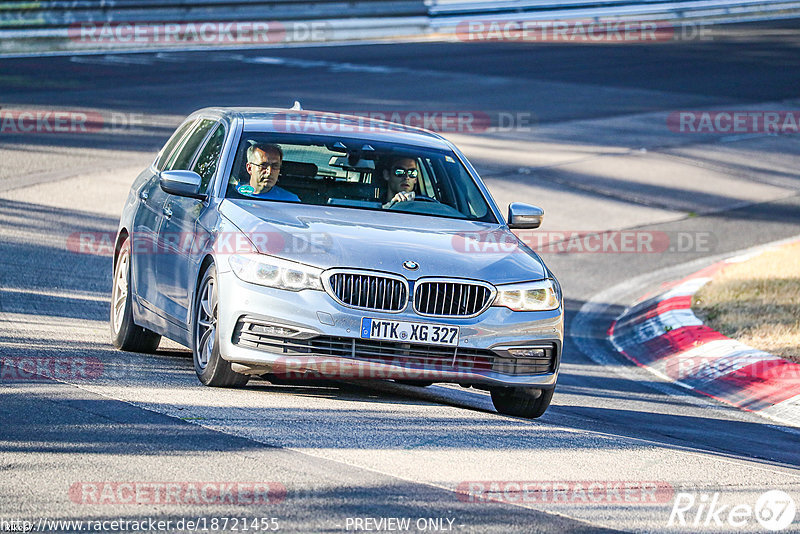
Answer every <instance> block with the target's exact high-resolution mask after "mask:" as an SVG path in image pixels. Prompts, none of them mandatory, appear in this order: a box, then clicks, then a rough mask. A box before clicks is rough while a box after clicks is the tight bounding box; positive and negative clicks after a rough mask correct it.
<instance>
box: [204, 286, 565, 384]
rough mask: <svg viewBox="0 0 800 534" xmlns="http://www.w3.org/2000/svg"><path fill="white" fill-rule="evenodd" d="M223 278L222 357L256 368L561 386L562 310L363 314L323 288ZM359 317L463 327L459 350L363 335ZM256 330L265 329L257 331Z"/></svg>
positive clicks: (361, 376) (291, 374) (299, 373)
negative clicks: (539, 356) (528, 351)
mask: <svg viewBox="0 0 800 534" xmlns="http://www.w3.org/2000/svg"><path fill="white" fill-rule="evenodd" d="M218 284H219V288H220V292H219V295H220V300H219V304H218V306H219V309H218V313H219V315H218V317H219V322H218V335H219V343H220V354H221V356H222V357H223V358H224V359H225V360H228V361H230V362H232V363H236V364H240V365H242V366H246V367H249V368H252V369H253V372H257V373H261V372H263V373H272V374H277V375H282V376H287V377H297V378H301V377H319V378H331V379H375V378H380V379H398V380H420V381H432V382H453V383H459V384H463V385H484V386H492V385H494V386H532V387H538V388H542V389H549V388H553V387H555V384H556V380H557V377H558V368H559V365H560V360H561V348H562V340H563V336H564V316H563V310H562V308H559V309H557V310H552V311H544V312H512V311H511V310H509V309H507V308H501V307H496V308H495V307H490V308H489V309H488V310H487V311H485V312H484V313H482V314H480V315H479V316H477V317H473V318H458V319H453V318H433V317H422V316H419V315H417V314H415V313H414V312H413V311H412V310H411V306H409V308H408V309H406V310H404V311H403V312H401V313H385V312H377V311H363V310H356V309H352V308H348V307H346V306H343V305H341V304H339V303H337V302H336V301H334V299H333V298H331V297H330V296H329V295H328V294H327V293H325V292H323V291H314V290H304V291H299V292H291V291H283V290H278V289H272V288H267V287H262V286H257V285H254V284H249V283H246V282H242V281H241V280H239V279H238V278H237V277H236V276H235V275H234V274H233V273H232V272H231V271H227V272H218ZM362 317H370V318H373V319H388V320H395V321H411V322H424V323H436V324H447V325H458V326H459V327H460V336H459V343H458V347H457V349H453V348H442V347H434V346H424V345H423V346H421V345H411V344H400V343H393V342H371V341H367V340H361V339H360V337H359V334H360V326H361V319H362ZM253 325H256V326H253ZM255 329H257V330H258V332H259V334H257V335H254V334H253V331H254V330H255ZM243 330H245V331H246V333H247V335H243ZM259 336H261V337H259ZM259 339H260V340H262V341H263V340H267V342H264V343H262V342H260V341H258V340H259ZM510 347H515V348H518V347H536V348H543V349H545V348H546V349H548V351H549V356H548V357H549V363H548V364H547V365H546V366H543V360H538V361H537V362H534V361H533V360H528V359H525V358H514V357H512V356H511V354H510V353H509V352H508V348H510Z"/></svg>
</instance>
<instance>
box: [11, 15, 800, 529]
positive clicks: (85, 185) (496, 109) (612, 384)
mask: <svg viewBox="0 0 800 534" xmlns="http://www.w3.org/2000/svg"><path fill="white" fill-rule="evenodd" d="M798 30H800V23H796V22H784V23H780V24H774V25H763V24H762V25H752V26H750V25H744V26H731V27H728V28H726V29H724V30H718V29H715V30H714V32H712V38H711V39H710V40H707V41H688V42H673V43H659V44H636V45H596V46H588V45H582V46H577V45H538V44H521V43H469V44H465V43H424V44H381V45H371V46H327V47H308V48H294V49H281V48H270V49H261V50H248V51H241V50H226V51H206V52H191V53H190V52H165V53H148V54H105V55H88V56H76V57H38V58H20V59H0V106H2V109H0V111H9V110H11V111H26V110H31V109H45V108H46V109H50V110H62V111H63V110H76V109H80V110H91V111H93V112H96V113H97V114H98V116H99V117H101V118H100V119H98V120H100V124H99V125H98V126H97V127H96V128H95V129H94V130H93V131H90V132H68V133H57V132H44V131H33V132H17V133H14V132H10V131H8V129H4V130H3V132H2V133H0V236H2V237H1V238H0V358H2V359H3V365H2V366H1V367H0V521H3V520H6V521H11V520H22V519H25V520H29V521H33V522H34V525H35V527H36V528H40V527H41V528H40V530H58V528H57V527H56V526H54V525H52V524H48V523H39V521H41V520H55V519H58V520H62V519H63V520H84V521H87V520H108V521H111V520H114V519H122V520H129V521H133V520H144V519H149V518H155V519H161V520H165V521H166V520H172V521H173V524H172V526H171V527H170V528H171V529H172V530H175V529H176V528H179V527H176V525H177V523H175V522H176V521H178V520H181V519H183V520H184V521H185V520H192V519H193V520H198V519H200V520H205V521H207V522H210V521H211V520H212V519H213V518H215V517H216V518H225V517H228V518H234V517H237V518H248V520H250V521H252V520H253V519H256V518H257V519H258V520H259V521H260V520H261V518H264V519H265V520H266V522H265V523H263V524H262V523H259V524H260V525H262V526H264V525H266V526H269V527H272V526H274V525H275V524H274V523H270V520H271V519H272V518H275V519H276V520H277V526H278V527H279V528H280V530H281V531H285V532H347V531H351V532H353V531H370V530H371V531H377V530H379V529H380V528H383V531H398V529H400V528H401V527H402V525H403V523H402V522H401V523H388V522H387V521H388V519H389V518H400V519H403V518H405V519H407V520H409V521H410V523H409V526H408V528H409V529H410V530H412V531H414V530H419V531H422V530H427V531H432V530H434V528H438V529H440V531H441V530H445V531H451V532H573V531H574V532H598V531H602V530H603V529H611V530H622V531H653V532H698V531H699V532H730V531H736V532H763V531H765V528H764V527H763V526H762V525H761V523H760V522H759V521H758V520H757V518H755V516H754V515H751V516H749V519H747V518H746V520H744V521H743V522H742V524H741V525H732V524H730V523H727V522H725V521H727V513H728V511H729V510H730V509H731V508H732V507H733V506H735V505H746V506H749V507H750V509H751V510H755V509H756V508H758V507H757V506H756V502H757V500H758V498H759V496H760V495H762V494H763V493H764V492H766V491H768V490H782V491H785V492H787V493H789V494H790V495H792V496H793V497H794V500H795V502H797V503H800V469H799V467H800V466H799V464H800V453H798V450H799V449H800V431H798V430H797V429H791V428H786V427H781V426H779V425H776V424H773V423H771V422H770V421H769V420H766V419H763V418H761V417H759V416H757V415H754V414H751V413H747V412H743V411H739V410H736V409H733V408H730V407H727V406H725V405H723V404H720V403H717V402H716V401H714V400H711V399H708V398H705V397H701V396H698V395H694V394H692V393H689V392H686V391H684V390H682V389H680V388H678V387H675V386H673V385H671V384H669V383H666V382H663V381H661V380H659V379H657V378H656V377H654V376H653V375H650V374H648V373H647V372H645V371H643V370H641V369H638V368H635V367H633V366H631V365H630V364H628V363H627V362H626V361H625V360H622V359H621V358H619V357H618V356H616V355H615V354H614V353H613V351H612V350H611V347H610V345H609V344H608V343H607V342H606V341H605V338H604V335H603V334H604V332H605V330H606V328H607V327H608V326H609V324H610V323H611V321H612V320H613V319H614V318H615V317H616V316H617V315H618V314H619V313H621V311H622V310H623V309H624V307H625V306H626V305H628V304H630V303H631V302H632V301H633V300H634V299H636V298H638V297H640V296H642V295H644V294H645V293H646V292H648V291H650V290H652V289H653V288H655V287H658V285H659V284H660V283H661V282H663V281H665V280H669V279H674V278H678V277H680V276H682V275H683V274H688V273H689V272H691V271H693V270H696V269H698V268H700V267H702V266H703V265H705V264H708V263H711V262H712V261H714V260H715V259H717V258H720V257H723V256H725V255H729V254H732V253H734V252H736V251H739V250H742V249H746V248H748V247H752V246H755V245H760V244H764V243H768V242H772V241H775V240H779V239H785V238H789V237H792V236H795V235H798V234H800V196H799V195H798V191H800V171H798V169H800V143H798V137H797V135H770V134H765V133H763V132H759V131H753V132H746V133H743V134H740V133H730V132H728V133H691V132H685V131H676V130H675V129H674V128H672V129H671V128H670V127H669V125H668V118H669V117H670V114H671V113H674V112H678V111H683V110H695V111H704V110H708V111H715V112H719V111H722V112H729V113H732V112H734V111H737V110H738V111H746V112H761V111H785V110H794V111H796V110H797V109H798V107H799V106H798V105H799V104H800V89H798V88H800V54H798V47H799V46H800V31H798ZM294 100H300V101H301V102H302V104H303V106H304V107H305V108H306V109H318V110H330V111H349V112H362V113H366V112H391V111H397V112H404V113H405V112H415V111H416V112H424V113H429V114H431V113H433V114H435V113H443V112H450V113H458V112H462V113H471V114H472V115H471V116H481V117H489V119H490V121H491V123H492V127H491V128H483V127H481V128H460V129H459V128H455V129H452V128H451V129H449V130H447V131H445V132H443V133H444V135H446V136H448V137H449V138H451V139H453V140H454V141H455V142H456V143H457V144H459V146H461V147H462V148H463V149H464V150H465V151H466V153H467V155H468V156H469V157H470V159H471V160H472V161H473V162H474V163H475V164H476V166H477V167H478V169H479V170H480V172H481V174H482V176H483V177H484V179H485V180H486V182H487V183H488V184H489V186H490V188H491V190H492V192H493V194H494V195H495V197H496V199H497V200H498V202H499V203H500V204H501V205H506V204H507V203H508V202H510V201H513V200H520V201H525V202H529V203H533V204H538V205H541V206H542V207H544V208H545V211H546V213H547V215H546V218H545V225H544V226H543V228H542V229H541V230H540V231H539V232H538V233H537V234H536V235H543V236H544V238H543V239H544V241H547V242H550V243H551V247H550V248H549V249H545V250H543V252H542V254H543V257H544V259H545V261H546V262H547V263H548V265H549V266H550V267H551V268H552V269H553V270H554V272H555V273H556V275H557V276H558V277H559V279H560V280H561V283H562V285H563V287H564V290H565V300H566V306H567V332H568V335H567V339H566V344H565V349H564V362H563V366H562V373H561V375H560V378H559V386H558V388H557V390H556V394H555V396H554V399H553V404H552V406H551V407H550V409H549V411H548V412H547V413H546V414H545V415H544V416H543V417H542V418H541V419H539V420H536V421H528V420H522V419H516V418H513V417H505V416H500V415H498V414H497V413H495V412H494V410H493V409H492V406H491V401H490V399H489V397H488V395H487V394H485V393H483V392H479V391H474V390H465V389H461V388H459V387H457V386H452V387H451V386H445V385H434V386H432V387H430V388H426V389H420V388H416V387H412V386H404V385H399V384H394V383H391V382H381V381H371V382H365V383H322V382H320V383H311V384H306V385H296V386H292V385H279V384H270V383H268V382H262V381H253V382H251V383H250V384H249V385H248V386H247V387H246V388H244V389H241V390H216V389H211V388H204V387H203V386H201V385H200V384H199V382H198V381H197V379H196V377H195V376H194V371H193V368H192V363H191V358H190V355H189V354H188V353H187V352H186V350H185V349H183V348H181V347H179V346H177V345H175V344H172V343H168V342H164V343H162V346H161V348H160V350H159V353H158V354H157V355H141V354H131V353H121V352H118V351H115V350H114V349H113V348H112V347H111V345H110V342H109V333H108V325H107V316H108V309H109V296H110V287H111V258H110V257H109V256H108V255H93V254H85V253H80V252H79V251H76V250H75V247H74V246H73V245H74V236H75V235H76V233H78V232H94V231H99V232H102V231H110V232H113V231H115V230H116V226H117V222H118V218H119V213H120V210H121V206H122V203H123V200H124V198H125V195H126V194H127V190H128V187H129V186H130V183H131V182H132V180H133V178H134V177H135V176H136V174H137V173H138V172H139V171H140V170H141V169H143V168H144V167H145V166H146V165H147V164H148V163H149V161H150V160H151V159H152V157H153V155H154V153H155V151H156V150H157V149H158V148H159V147H160V146H161V145H162V144H163V142H164V140H165V139H166V138H167V137H168V136H169V134H170V133H171V130H172V129H173V128H174V127H175V126H176V125H177V123H178V122H179V121H180V120H181V119H182V117H184V116H185V115H186V114H188V113H190V112H191V111H193V110H194V109H197V108H200V107H205V106H211V105H217V106H229V105H253V106H278V107H288V106H289V105H291V103H292V102H293V101H294ZM404 116H407V115H404ZM501 117H502V119H501ZM501 121H506V122H505V123H501ZM601 230H634V231H636V232H642V233H650V234H648V235H656V236H659V239H662V238H663V239H667V240H668V246H665V247H663V248H661V249H659V250H656V251H652V252H651V251H649V250H645V249H639V250H636V251H634V252H632V253H631V252H629V253H621V252H619V251H615V250H613V249H605V250H601V251H599V252H598V251H595V252H589V251H586V250H579V249H574V248H573V249H568V248H566V245H567V244H568V241H567V242H565V241H561V240H562V239H563V238H564V236H568V235H569V233H570V232H584V231H601ZM536 235H533V234H531V235H529V236H528V238H530V239H537V237H536ZM587 303H590V304H591V305H592V306H587V305H586V304H587ZM581 310H583V311H581ZM587 310H594V311H593V312H592V313H587ZM597 310H600V312H598V311H597ZM23 362H29V363H30V362H34V363H33V365H37V364H36V362H39V364H40V365H52V364H53V362H60V365H62V368H60V371H59V372H57V373H56V375H57V376H56V378H55V379H51V378H46V377H44V376H37V375H36V374H35V373H34V375H31V374H28V373H21V372H18V371H16V370H15V369H16V368H15V367H14V366H13V365H23ZM42 362H44V363H42ZM76 366H78V367H76ZM76 369H77V370H76ZM45 374H46V373H45ZM487 481H496V482H497V483H498V485H497V488H501V489H502V488H504V487H506V485H505V483H507V482H513V481H524V482H532V483H535V484H538V485H539V487H541V486H543V485H544V486H547V485H548V484H549V486H547V487H549V488H550V489H552V485H553V484H559V485H563V486H559V487H562V488H563V487H566V489H564V491H561V492H550V493H548V492H543V493H541V492H540V493H532V494H530V495H527V496H526V497H525V498H522V497H521V494H519V493H508V494H504V493H502V491H501V492H500V493H495V494H493V496H494V497H495V498H494V500H492V501H481V502H470V500H469V499H467V498H465V497H464V494H463V493H459V491H460V490H463V489H464V488H465V487H469V486H468V484H469V483H481V484H487ZM168 482H169V483H178V484H183V485H184V486H183V487H187V486H190V485H192V484H201V483H210V484H212V485H216V486H215V487H219V485H220V484H230V483H250V484H252V483H258V484H262V485H263V484H267V487H269V488H271V489H270V492H269V498H268V499H267V501H268V502H266V503H261V504H248V503H246V502H240V503H238V504H236V505H231V504H229V503H216V504H215V503H211V504H209V503H204V502H199V501H198V502H189V503H184V504H174V503H170V504H166V503H164V502H155V501H156V499H155V498H150V503H149V504H135V503H130V502H126V501H125V496H126V495H130V493H129V491H128V490H125V491H116V490H113V491H111V492H110V493H109V494H108V495H106V498H105V499H100V500H98V501H97V502H95V501H93V500H92V494H91V491H92V488H101V489H102V488H106V489H108V488H117V489H119V488H120V487H121V486H120V484H123V485H124V484H126V483H127V484H130V487H131V488H133V487H135V486H137V485H138V486H139V487H144V486H145V485H147V484H152V483H168ZM590 482H596V483H600V484H601V485H602V487H604V488H608V487H612V488H614V487H617V488H619V487H621V488H623V489H622V490H620V491H621V493H619V494H615V493H614V491H606V492H601V493H602V495H601V497H600V498H598V499H597V500H596V501H593V500H592V499H588V498H586V495H585V493H581V490H580V488H581V484H582V485H583V487H584V488H585V487H586V486H588V484H589V483H590ZM487 487H488V484H487ZM625 488H627V490H626V489H625ZM653 488H656V489H657V491H655V492H654V490H653ZM101 489H100V490H97V491H101ZM143 491H144V490H143ZM126 492H127V493H126ZM680 493H686V494H691V495H693V496H694V498H696V502H697V505H696V506H693V507H692V508H691V510H689V511H687V512H686V513H685V515H684V516H683V519H685V520H686V524H683V525H681V524H680V523H679V519H680V518H677V517H672V520H673V521H672V523H670V519H671V516H672V513H671V512H672V509H673V504H674V503H675V500H676V499H677V498H679V497H678V495H679V494H680ZM716 494H718V495H717V496H716V497H715V495H716ZM95 495H97V494H95ZM681 498H683V497H681ZM712 502H714V503H717V504H715V505H713V506H727V509H725V510H724V511H723V513H722V514H721V515H718V516H716V517H707V515H706V513H705V511H707V510H708V509H709V508H713V506H712V504H711V503H712ZM701 507H702V509H703V512H702V513H701V511H700V508H701ZM761 511H763V510H761ZM717 518H719V519H720V521H722V523H721V524H720V523H717ZM761 518H762V519H764V517H763V516H761ZM695 520H696V521H695ZM380 521H383V522H382V523H381V522H380ZM418 521H419V522H418ZM798 521H799V520H798V519H796V520H795V522H794V523H793V525H791V526H789V527H788V528H787V529H786V531H792V530H795V531H798V530H800V522H798ZM106 526H108V527H111V526H112V525H110V524H108V525H106ZM206 526H208V527H211V526H212V525H211V524H210V523H207V524H206ZM84 527H86V525H84ZM78 528H79V527H78V526H76V525H72V526H71V527H63V525H62V527H61V530H77V529H78ZM3 529H6V530H10V528H6V527H4V526H3V524H2V523H0V530H3ZM98 529H99V528H97V527H96V528H94V530H98ZM117 529H120V526H119V525H118V526H117ZM128 529H131V527H130V525H128ZM233 529H234V527H233V523H232V520H230V521H229V523H228V524H227V527H226V529H225V530H226V531H233ZM88 530H93V529H92V528H91V527H90V528H88ZM122 530H125V528H124V527H122ZM212 531H213V530H212Z"/></svg>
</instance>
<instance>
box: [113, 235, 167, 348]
mask: <svg viewBox="0 0 800 534" xmlns="http://www.w3.org/2000/svg"><path fill="white" fill-rule="evenodd" d="M130 287H131V244H130V240H129V239H125V241H124V242H123V243H122V245H121V246H120V249H119V254H118V255H117V264H116V267H115V268H114V280H113V285H112V288H111V316H110V318H109V323H110V326H111V342H112V343H113V344H114V346H115V347H116V348H118V349H120V350H125V351H129V352H146V353H153V352H155V351H156V349H157V348H158V344H159V342H161V336H160V335H158V334H156V333H155V332H153V331H152V330H148V329H147V328H145V327H143V326H139V325H137V324H136V323H134V322H133V304H132V303H131V298H130Z"/></svg>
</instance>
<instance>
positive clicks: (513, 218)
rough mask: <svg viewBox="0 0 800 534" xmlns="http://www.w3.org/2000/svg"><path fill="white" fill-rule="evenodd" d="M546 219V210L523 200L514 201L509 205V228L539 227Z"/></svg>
mask: <svg viewBox="0 0 800 534" xmlns="http://www.w3.org/2000/svg"><path fill="white" fill-rule="evenodd" d="M542 219H544V210H543V209H542V208H538V207H536V206H531V205H529V204H522V203H521V202H512V203H511V204H509V205H508V227H509V228H512V229H514V228H518V229H524V228H539V227H540V226H541V225H542Z"/></svg>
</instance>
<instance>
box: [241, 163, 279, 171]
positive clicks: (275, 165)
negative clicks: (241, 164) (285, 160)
mask: <svg viewBox="0 0 800 534" xmlns="http://www.w3.org/2000/svg"><path fill="white" fill-rule="evenodd" d="M248 163H250V165H252V166H253V167H258V168H259V169H261V170H262V171H266V170H267V169H270V170H272V169H280V168H281V164H280V163H278V162H275V163H270V162H269V161H268V162H266V163H252V162H248Z"/></svg>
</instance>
